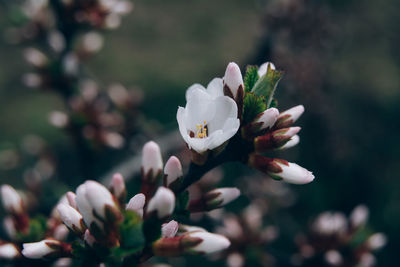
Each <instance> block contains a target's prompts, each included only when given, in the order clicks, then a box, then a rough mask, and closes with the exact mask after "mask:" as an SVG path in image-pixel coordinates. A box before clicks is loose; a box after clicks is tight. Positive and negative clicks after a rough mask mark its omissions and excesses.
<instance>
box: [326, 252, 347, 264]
mask: <svg viewBox="0 0 400 267" xmlns="http://www.w3.org/2000/svg"><path fill="white" fill-rule="evenodd" d="M324 258H325V261H326V262H327V263H329V264H330V265H332V266H339V265H341V264H342V263H343V257H342V255H341V254H340V253H339V252H338V251H337V250H329V251H327V252H326V253H325V254H324Z"/></svg>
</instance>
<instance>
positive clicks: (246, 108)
mask: <svg viewBox="0 0 400 267" xmlns="http://www.w3.org/2000/svg"><path fill="white" fill-rule="evenodd" d="M266 109H267V105H266V104H265V98H264V97H262V96H256V95H255V94H253V93H247V94H246V95H245V96H244V100H243V125H246V124H247V123H249V122H251V121H252V120H253V119H254V118H255V117H256V116H257V115H258V114H260V113H261V112H263V111H265V110H266Z"/></svg>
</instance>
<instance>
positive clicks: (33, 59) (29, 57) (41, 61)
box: [24, 47, 48, 68]
mask: <svg viewBox="0 0 400 267" xmlns="http://www.w3.org/2000/svg"><path fill="white" fill-rule="evenodd" d="M24 57H25V60H26V61H27V62H28V63H29V64H31V65H32V66H34V67H37V68H41V67H43V66H44V65H46V64H47V63H48V58H47V57H46V56H45V54H43V53H42V52H41V51H39V50H37V49H36V48H32V47H30V48H27V49H25V51H24Z"/></svg>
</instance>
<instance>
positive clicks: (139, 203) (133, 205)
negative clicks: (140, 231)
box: [126, 193, 146, 217]
mask: <svg viewBox="0 0 400 267" xmlns="http://www.w3.org/2000/svg"><path fill="white" fill-rule="evenodd" d="M145 203H146V197H145V195H144V194H142V193H139V194H137V195H134V196H133V197H132V198H131V199H130V200H129V202H128V204H127V205H126V210H131V211H134V212H136V213H137V214H138V215H139V216H140V217H143V207H144V204H145Z"/></svg>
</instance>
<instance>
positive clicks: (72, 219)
mask: <svg viewBox="0 0 400 267" xmlns="http://www.w3.org/2000/svg"><path fill="white" fill-rule="evenodd" d="M57 210H58V213H59V214H60V217H61V220H62V221H63V223H64V224H65V225H66V226H67V227H68V228H69V229H71V230H72V231H74V232H75V233H76V234H78V235H82V234H83V233H84V232H85V230H86V227H85V225H84V224H83V218H82V215H81V214H80V213H79V212H78V211H77V210H76V209H74V208H73V207H71V206H69V205H65V204H59V205H58V206H57Z"/></svg>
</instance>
